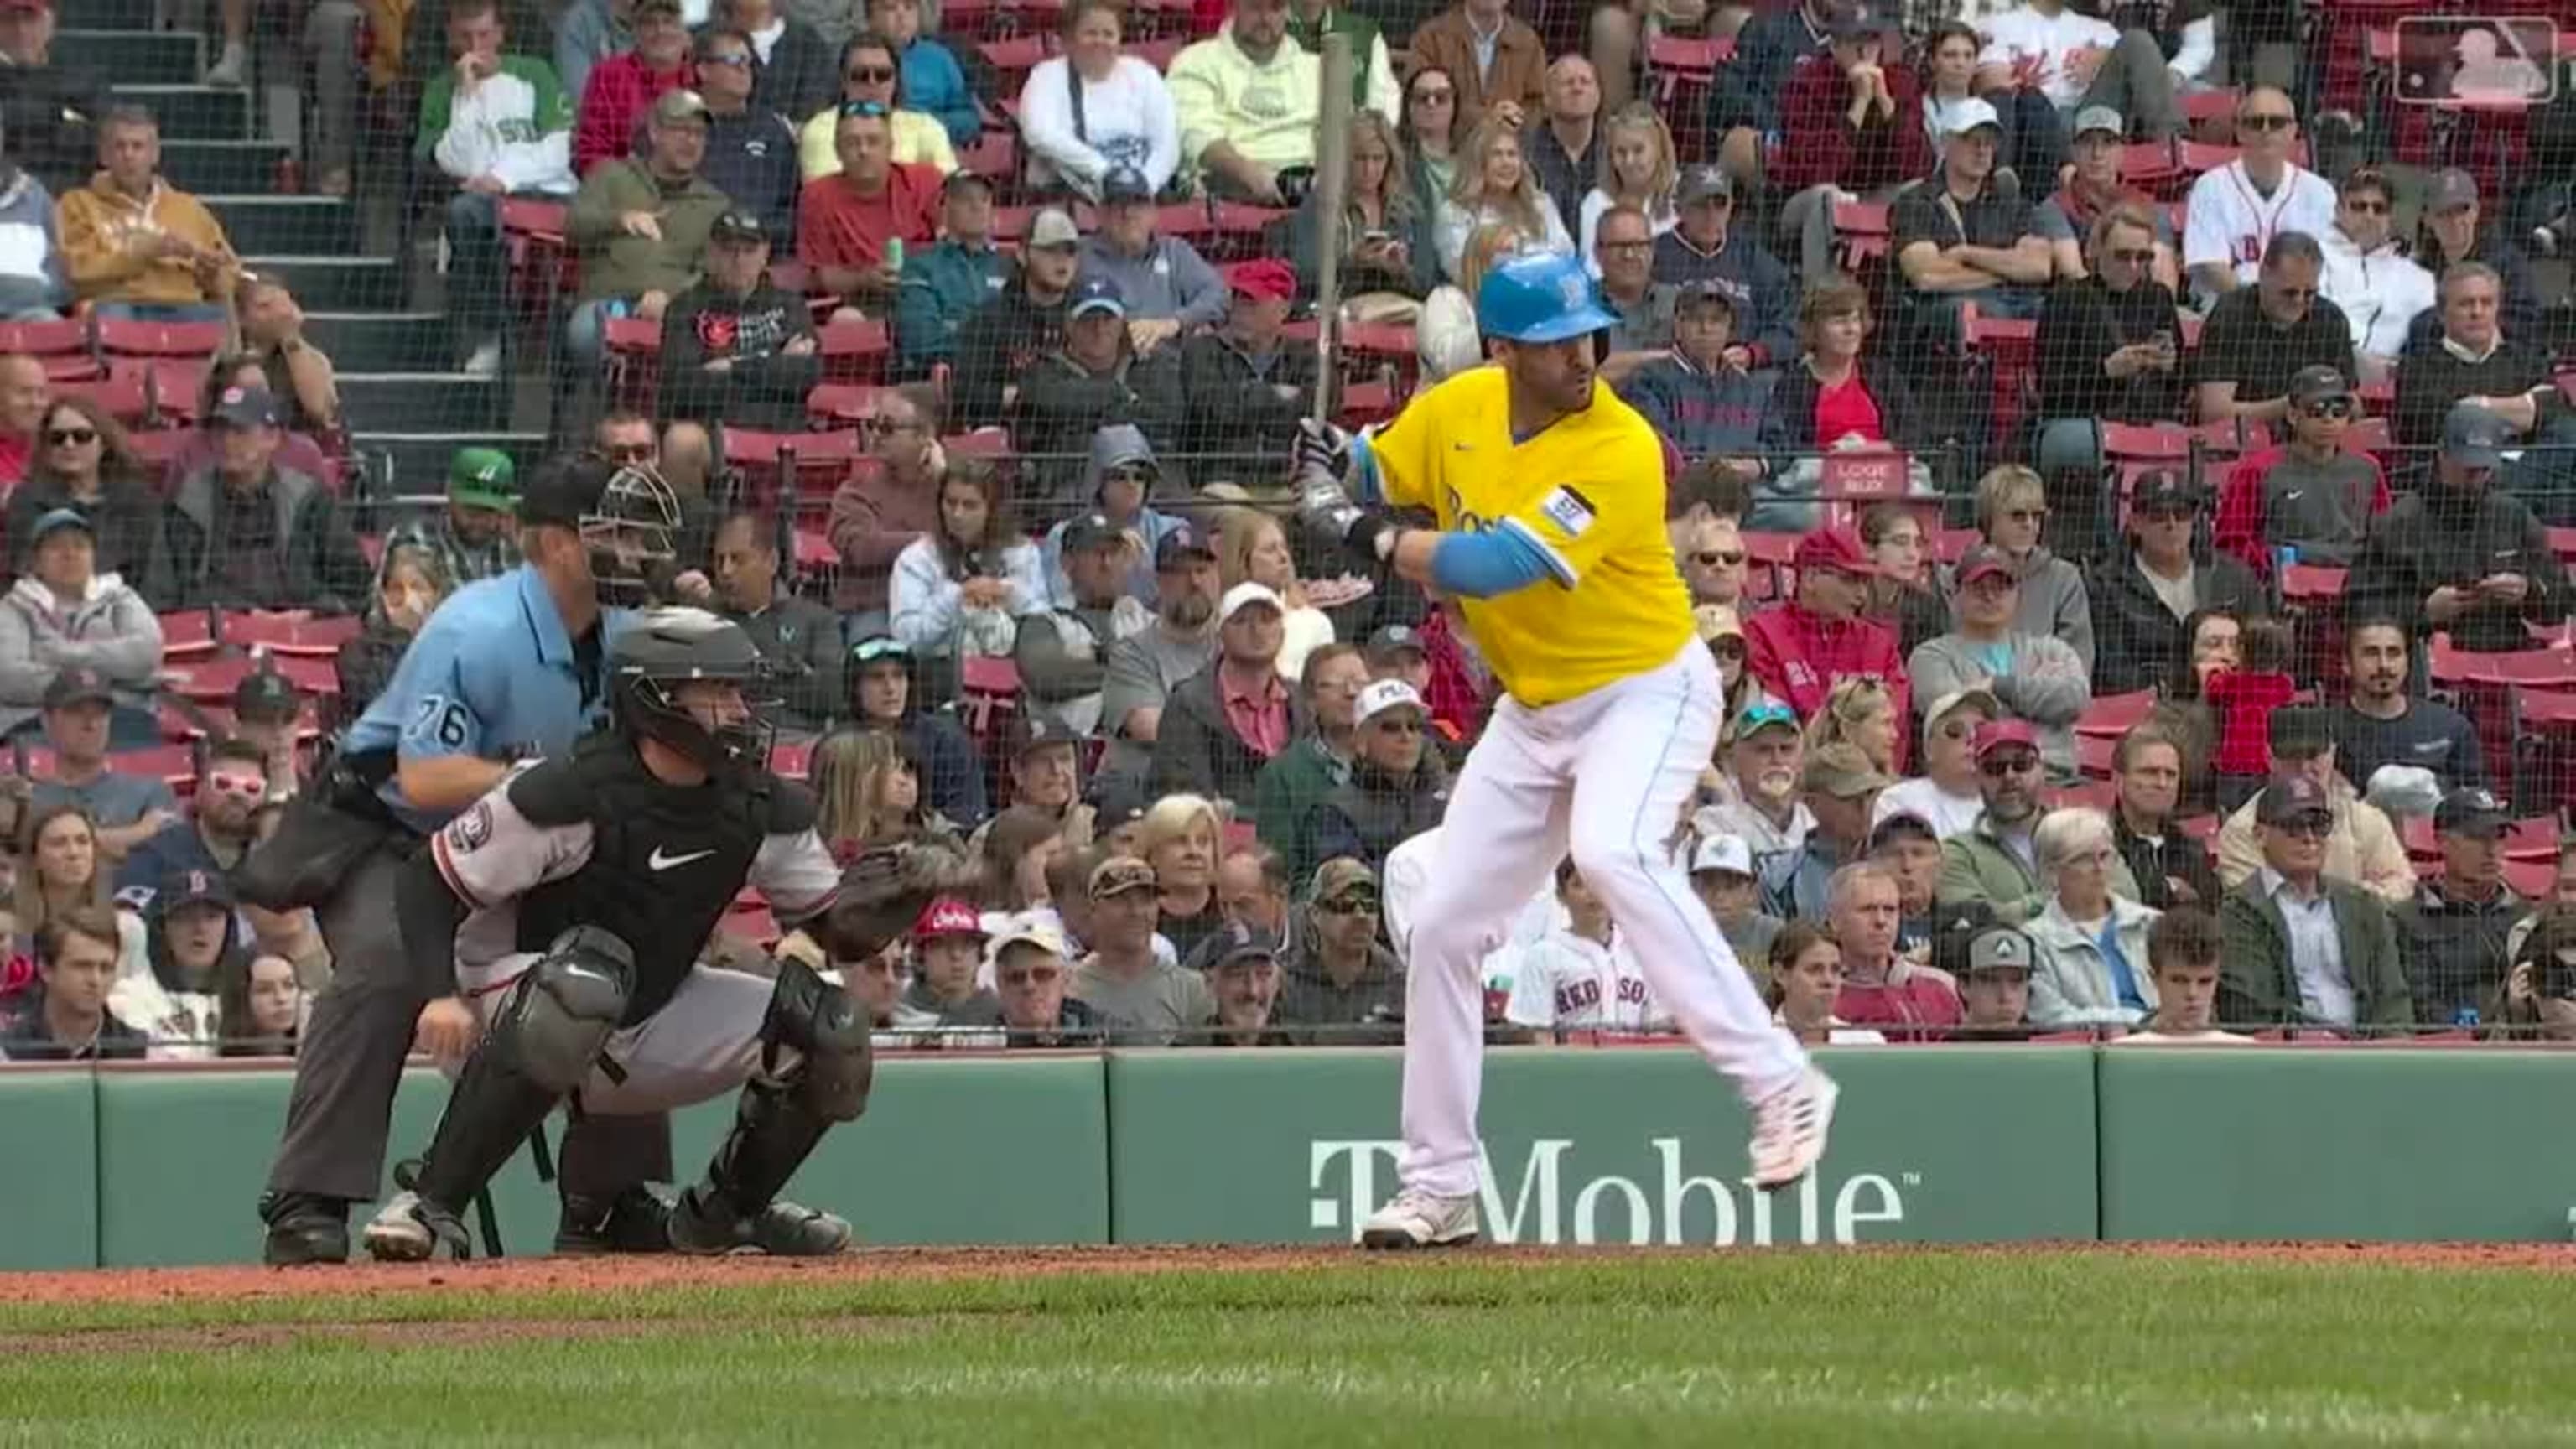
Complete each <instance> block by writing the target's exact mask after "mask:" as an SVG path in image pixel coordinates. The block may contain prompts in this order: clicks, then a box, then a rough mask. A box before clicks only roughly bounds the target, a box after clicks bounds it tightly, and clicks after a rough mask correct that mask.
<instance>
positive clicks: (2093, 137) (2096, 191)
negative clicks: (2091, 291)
mask: <svg viewBox="0 0 2576 1449" xmlns="http://www.w3.org/2000/svg"><path fill="white" fill-rule="evenodd" d="M2128 138H2129V133H2128V122H2127V121H2125V120H2124V119H2122V117H2121V115H2120V113H2119V112H2118V111H2115V110H2112V109H2111V108H2110V107H2108V106H2087V107H2085V108H2084V109H2083V110H2081V111H2078V112H2076V113H2075V150H2074V152H2073V155H2074V158H2075V161H2074V168H2073V170H2072V172H2071V174H2069V175H2068V176H2067V179H2066V184H2065V185H2063V186H2060V187H2058V188H2057V190H2056V191H2054V192H2051V193H2050V194H2049V197H2048V199H2047V200H2046V201H2043V202H2041V203H2040V204H2039V206H2038V207H2037V209H2035V210H2034V211H2033V212H2032V213H2031V225H2032V226H2034V227H2036V228H2037V229H2038V231H2039V234H2040V235H2041V236H2043V237H2046V238H2047V239H2048V251H2049V258H2050V260H2051V261H2052V262H2053V263H2054V269H2055V271H2056V274H2057V277H2058V280H2060V281H2081V280H2083V279H2084V278H2085V277H2087V276H2090V275H2092V269H2093V267H2094V265H2095V263H2094V261H2093V257H2094V256H2096V255H2099V254H2100V253H2101V251H2102V248H2103V241H2102V239H2101V238H2100V237H2099V236H2098V235H2096V232H2097V229H2098V228H2099V227H2100V226H2101V225H2102V221H2103V219H2104V218H2105V217H2108V216H2110V215H2111V214H2112V213H2113V212H2115V211H2132V212H2134V213H2135V215H2136V217H2137V225H2138V226H2139V228H2140V229H2141V230H2143V231H2144V232H2146V233H2147V235H2146V236H2145V237H2143V238H2140V239H2137V240H2135V241H2133V242H2132V243H2131V245H2132V247H2133V248H2136V249H2143V250H2146V251H2148V252H2149V253H2150V255H2148V256H2145V257H2142V258H2141V257H2132V258H2131V259H2130V270H2131V271H2132V272H2133V273H2134V274H2135V275H2136V276H2137V277H2138V278H2139V279H2141V280H2144V281H2151V282H2154V283H2155V284H2156V285H2158V286H2160V287H2162V288H2163V289H2164V290H2165V292H2166V294H2167V295H2168V296H2178V295H2179V294H2180V293H2181V291H2182V265H2181V263H2180V261H2179V260H2177V253H2178V250H2179V248H2178V246H2177V242H2176V238H2175V236H2174V229H2173V220H2172V218H2171V217H2170V216H2168V215H2167V214H2166V212H2165V209H2164V208H2163V207H2161V206H2158V205H2156V204H2155V201H2154V199H2153V198H2151V197H2149V196H2148V195H2147V194H2146V193H2144V192H2142V191H2140V190H2138V189H2137V188H2136V187H2133V186H2130V185H2128V184H2127V183H2126V182H2124V181H2122V180H2121V176H2120V173H2121V168H2122V165H2123V163H2125V162H2126V161H2127V159H2128V150H2129V148H2128V145H2127V142H2128ZM2165 321H2166V324H2167V326H2168V328H2170V326H2171V324H2172V321H2173V319H2172V317H2171V316H2170V315H2168V316H2167V317H2166V318H2165Z"/></svg>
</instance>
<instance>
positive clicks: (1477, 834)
mask: <svg viewBox="0 0 2576 1449" xmlns="http://www.w3.org/2000/svg"><path fill="white" fill-rule="evenodd" d="M1719 699H1720V695H1719V688H1718V678H1717V668H1716V665H1715V663H1714V661H1712V660H1711V659H1710V658H1709V654H1708V651H1707V650H1706V649H1704V648H1702V647H1701V646H1700V645H1699V644H1698V642H1697V641H1693V642H1692V643H1691V644H1689V645H1688V646H1686V647H1685V648H1684V649H1683V650H1682V652H1681V654H1680V655H1679V656H1677V657H1676V658H1674V659H1673V661H1672V662H1671V663H1669V664H1665V665H1663V666H1661V667H1659V668H1656V669H1651V670H1648V671H1646V672H1645V673H1643V674H1637V675H1632V676H1630V677H1628V678H1626V679H1622V680H1620V681H1618V682H1617V683H1615V684H1608V685H1604V686H1602V687H1601V688H1599V689H1596V690H1593V691H1592V692H1591V693H1589V694H1585V695H1581V696H1578V697H1576V698H1574V699H1570V700H1567V701H1565V702H1564V703H1562V704H1553V705H1549V706H1547V707H1545V708H1543V709H1532V708H1529V707H1526V706H1524V705H1522V704H1520V703H1519V702H1518V701H1516V700H1512V699H1508V698H1506V699H1505V700H1503V701H1502V703H1501V704H1499V705H1497V706H1496V707H1495V710H1494V714H1493V718H1492V720H1491V721H1490V722H1489V723H1488V724H1487V725H1486V727H1485V734H1484V738H1483V739H1481V740H1479V741H1477V743H1476V747H1475V748H1474V749H1473V750H1471V751H1469V752H1468V755H1467V765H1466V768H1465V769H1464V770H1463V771H1461V772H1460V774H1459V777H1458V783H1457V786H1456V788H1455V790H1453V791H1452V793H1451V795H1450V798H1449V810H1448V818H1447V822H1446V829H1445V832H1444V834H1445V843H1444V845H1443V848H1442V849H1441V851H1440V855H1439V858H1438V860H1437V861H1435V862H1434V863H1433V865H1432V868H1431V878H1430V880H1429V882H1428V884H1427V885H1426V886H1425V887H1424V890H1423V899H1422V906H1421V910H1420V912H1419V913H1418V915H1417V917H1416V920H1415V924H1414V927H1413V940H1412V959H1411V961H1410V962H1409V964H1408V966H1407V968H1406V982H1405V1011H1404V1148H1405V1150H1404V1166H1403V1177H1404V1183H1405V1185H1406V1186H1407V1187H1411V1188H1417V1189H1420V1190H1422V1191H1425V1192H1431V1193H1437V1194H1439V1195H1441V1196H1443V1197H1464V1196H1466V1195H1467V1194H1469V1193H1472V1192H1475V1191H1476V1190H1477V1182H1476V1161H1477V1153H1476V1145H1477V1139H1476V1099H1477V1094H1478V1092H1479V1091H1480V1089H1481V1087H1482V1078H1483V1070H1484V1022H1485V1011H1484V1003H1485V996H1484V982H1483V980H1482V979H1481V977H1480V974H1479V967H1480V963H1481V962H1482V961H1483V960H1484V958H1485V953H1486V952H1487V951H1489V950H1491V949H1492V948H1493V946H1494V945H1495V944H1496V943H1497V942H1498V941H1499V940H1500V939H1501V937H1502V935H1503V932H1504V930H1505V928H1506V927H1507V926H1508V925H1509V923H1510V921H1511V919H1512V916H1513V913H1514V912H1516V911H1518V910H1519V909H1520V908H1521V906H1522V905H1523V904H1524V903H1526V902H1527V901H1528V900H1529V898H1530V897H1531V895H1532V894H1534V893H1535V892H1537V891H1539V890H1541V889H1543V888H1545V887H1546V886H1547V885H1548V884H1549V883H1550V880H1551V877H1552V876H1553V874H1554V872H1555V870H1556V865H1557V862H1558V861H1560V860H1562V859H1564V858H1565V855H1566V853H1567V851H1568V850H1571V851H1572V852H1573V855H1574V865H1575V869H1577V870H1579V871H1581V872H1582V873H1583V878H1584V880H1585V881H1586V882H1587V883H1588V884H1589V885H1590V886H1591V887H1592V889H1593V890H1594V891H1595V892H1597V893H1598V894H1599V895H1600V897H1601V900H1602V903H1603V904H1604V905H1606V906H1608V907H1609V910H1610V918H1611V920H1613V921H1615V922H1616V923H1617V924H1618V927H1619V930H1620V931H1621V932H1622V933H1623V934H1625V935H1626V936H1627V937H1628V938H1629V940H1630V941H1632V942H1633V943H1634V945H1635V949H1636V954H1637V959H1638V962H1639V964H1640V965H1641V966H1642V967H1643V969H1644V970H1645V973H1646V979H1647V981H1648V983H1649V984H1650V985H1651V986H1653V988H1654V991H1655V996H1656V999H1657V1000H1658V1001H1660V1002H1661V1003H1662V1004H1663V1006H1664V1008H1665V1009H1666V1010H1667V1011H1668V1012H1670V1013H1671V1015H1672V1018H1673V1021H1674V1023H1675V1024H1676V1025H1678V1026H1679V1027H1680V1028H1681V1030H1682V1034H1683V1035H1684V1036H1687V1037H1688V1038H1689V1039H1690V1042H1691V1045H1693V1046H1694V1047H1697V1048H1698V1049H1699V1053H1700V1055H1701V1056H1703V1057H1705V1058H1707V1059H1708V1061H1709V1063H1710V1065H1712V1066H1714V1067H1716V1068H1717V1069H1718V1070H1719V1071H1720V1072H1723V1073H1725V1074H1726V1076H1727V1077H1729V1078H1730V1079H1732V1080H1733V1081H1734V1083H1735V1086H1736V1090H1737V1091H1739V1092H1741V1093H1743V1095H1744V1098H1745V1100H1746V1101H1748V1102H1750V1101H1756V1100H1759V1099H1760V1098H1762V1097H1764V1096H1767V1095H1769V1094H1770V1093H1772V1092H1774V1091H1777V1090H1779V1089H1781V1088H1783V1087H1786V1086H1789V1085H1791V1084H1792V1083H1794V1082H1796V1081H1797V1080H1798V1077H1799V1075H1800V1074H1801V1073H1802V1072H1803V1071H1804V1070H1805V1068H1806V1060H1807V1059H1806V1053H1805V1051H1804V1050H1803V1049H1802V1048H1800V1047H1799V1045H1798V1043H1797V1040H1796V1039H1795V1038H1794V1037H1792V1036H1790V1035H1789V1033H1788V1032H1786V1031H1784V1030H1782V1029H1781V1028H1779V1027H1777V1026H1774V1025H1773V1024H1772V1022H1771V1013H1770V1012H1769V1011H1768V1010H1767V1009H1765V1008H1764V1006H1763V1004H1762V998H1761V996H1760V995H1759V994H1758V993H1756V992H1755V990H1754V989H1753V982H1752V980H1751V978H1749V977H1748V976H1746V974H1745V973H1744V970H1743V968H1742V967H1741V966H1739V965H1738V964H1737V962H1736V959H1735V953H1734V952H1733V951H1732V950H1730V949H1729V948H1728V946H1727V944H1726V938H1725V937H1724V936H1722V935H1720V934H1719V932H1718V929H1717V924H1716V922H1714V921H1712V920H1711V919H1710V918H1709V914H1708V911H1707V909H1706V908H1705V907H1703V906H1701V904H1700V903H1699V898H1698V897H1697V896H1696V895H1694V894H1692V892H1691V888H1690V879H1689V877H1688V876H1687V875H1686V874H1685V873H1684V872H1683V870H1682V868H1681V867H1680V866H1679V865H1678V864H1676V863H1675V861H1674V859H1673V851H1672V844H1673V838H1674V836H1675V834H1676V832H1677V831H1678V829H1679V822H1680V818H1681V811H1682V802H1683V801H1685V800H1687V799H1689V798H1690V795H1691V792H1692V790H1693V789H1694V788H1695V787H1696V786H1697V784H1698V781H1699V774H1700V771H1701V769H1702V768H1704V767H1705V766H1706V765H1707V764H1708V760H1709V756H1710V754H1711V752H1713V751H1714V750H1715V749H1716V747H1717V735H1718V712H1719Z"/></svg>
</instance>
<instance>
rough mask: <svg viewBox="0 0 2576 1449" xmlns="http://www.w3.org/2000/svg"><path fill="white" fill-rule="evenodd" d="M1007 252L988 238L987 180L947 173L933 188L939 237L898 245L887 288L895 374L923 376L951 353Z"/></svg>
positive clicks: (994, 290) (994, 289)
mask: <svg viewBox="0 0 2576 1449" xmlns="http://www.w3.org/2000/svg"><path fill="white" fill-rule="evenodd" d="M1010 277H1011V262H1010V258H1008V257H1005V256H1003V255H1002V253H1001V250H1000V249H999V248H997V247H995V246H994V245H993V183H992V182H991V181H988V180H986V179H985V178H984V177H981V176H978V175H976V174H975V173H974V172H972V171H966V170H958V171H952V172H950V173H948V179H947V180H946V181H945V182H942V183H941V184H940V188H939V241H938V242H937V244H935V245H932V246H926V247H922V248H919V249H918V250H914V251H908V252H906V253H904V258H903V278H902V280H901V281H900V282H898V283H897V284H896V287H895V294H894V355H895V367H896V376H897V377H898V378H899V379H902V380H909V379H913V378H923V377H928V376H930V370H931V368H932V367H934V366H936V365H937V364H939V363H942V362H946V361H948V360H949V359H950V358H952V357H954V356H956V355H957V334H958V333H959V332H960V331H962V330H963V329H964V328H965V326H966V319H967V318H969V317H972V316H974V315H975V314H976V312H977V311H979V310H981V309H982V308H983V306H984V304H985V303H987V302H990V301H992V300H993V299H994V298H996V297H999V296H1000V295H1002V288H1003V286H1004V285H1005V284H1006V283H1008V282H1009V281H1010Z"/></svg>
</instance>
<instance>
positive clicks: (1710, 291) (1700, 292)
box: [1673, 277, 1735, 316]
mask: <svg viewBox="0 0 2576 1449" xmlns="http://www.w3.org/2000/svg"><path fill="white" fill-rule="evenodd" d="M1710 303H1715V304H1717V305H1718V306H1721V307H1724V308H1725V309H1726V310H1727V313H1728V315H1730V316H1732V315H1733V314H1734V312H1735V290H1734V289H1733V288H1731V287H1729V286H1727V285H1726V283H1724V282H1721V281H1719V280H1718V279H1717V278H1715V277H1702V278H1700V279H1699V280H1698V281H1696V282H1684V283H1683V284H1682V287H1681V290H1680V291H1678V292H1675V293H1674V294H1673V310H1674V311H1676V312H1687V311H1689V310H1691V309H1692V308H1694V307H1705V306H1707V305H1709V304H1710Z"/></svg>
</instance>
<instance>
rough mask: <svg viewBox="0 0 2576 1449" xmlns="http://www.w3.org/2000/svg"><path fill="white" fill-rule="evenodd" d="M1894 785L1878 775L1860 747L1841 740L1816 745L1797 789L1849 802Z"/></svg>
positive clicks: (1808, 757) (1809, 754) (1875, 768)
mask: <svg viewBox="0 0 2576 1449" xmlns="http://www.w3.org/2000/svg"><path fill="white" fill-rule="evenodd" d="M1895 783H1896V782H1895V781H1893V780H1891V779H1889V778H1887V777H1886V776H1885V775H1882V774H1880V773H1879V772H1878V766H1876V765H1874V764H1871V763H1870V759H1869V756H1867V755H1865V754H1862V753H1861V749H1860V746H1858V745H1855V744H1852V743H1849V742H1848V741H1844V740H1836V741H1834V742H1833V743H1832V744H1829V745H1818V746H1817V747H1816V748H1815V749H1813V750H1811V751H1809V752H1808V754H1807V769H1806V773H1805V775H1804V776H1802V777H1801V778H1800V779H1799V781H1798V786H1799V788H1800V789H1802V790H1805V791H1806V792H1808V793H1809V794H1814V795H1831V796H1833V797H1834V798H1835V799H1837V800H1848V799H1850V798H1852V797H1853V796H1855V795H1866V794H1868V793H1869V792H1870V791H1872V790H1884V789H1886V788H1887V787H1888V786H1890V785H1893V784H1895Z"/></svg>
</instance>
